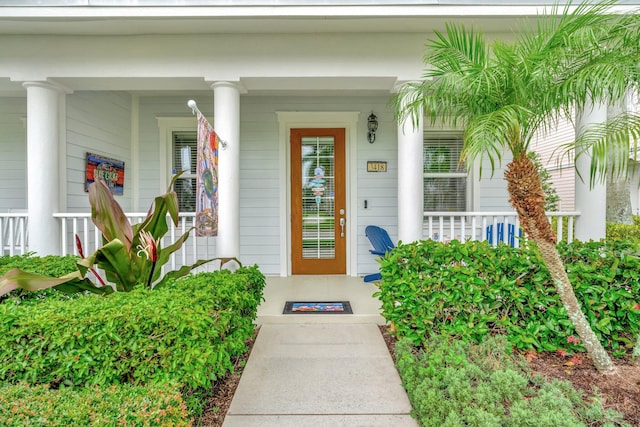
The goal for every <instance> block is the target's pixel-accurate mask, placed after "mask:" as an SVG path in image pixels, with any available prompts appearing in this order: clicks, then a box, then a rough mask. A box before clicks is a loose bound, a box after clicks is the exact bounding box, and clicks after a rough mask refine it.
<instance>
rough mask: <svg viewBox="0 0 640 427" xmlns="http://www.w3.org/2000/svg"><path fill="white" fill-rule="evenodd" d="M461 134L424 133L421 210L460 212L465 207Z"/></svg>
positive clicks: (465, 179) (465, 186) (465, 196)
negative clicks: (422, 198) (422, 207)
mask: <svg viewBox="0 0 640 427" xmlns="http://www.w3.org/2000/svg"><path fill="white" fill-rule="evenodd" d="M462 143H463V141H462V134H461V133H459V132H455V133H453V132H452V133H436V132H433V131H427V132H425V133H424V150H423V172H424V210H425V211H437V212H462V211H466V208H467V170H466V169H465V168H464V165H463V164H460V152H461V151H462Z"/></svg>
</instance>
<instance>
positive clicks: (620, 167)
mask: <svg viewBox="0 0 640 427" xmlns="http://www.w3.org/2000/svg"><path fill="white" fill-rule="evenodd" d="M639 140H640V115H638V114H635V113H623V114H619V115H617V116H616V117H613V118H611V119H609V120H608V121H607V122H606V123H599V124H597V125H593V126H591V127H589V128H588V129H587V130H586V131H585V132H583V133H582V134H581V135H580V136H579V137H578V138H577V139H576V141H574V142H571V143H567V144H563V145H562V146H561V147H560V148H559V150H560V152H561V156H562V157H563V158H567V159H570V158H569V156H571V155H572V150H575V154H574V155H575V159H576V161H577V160H578V159H579V158H580V157H582V156H588V157H589V158H590V167H589V184H590V186H591V187H593V185H595V184H596V183H598V182H600V183H603V182H605V181H606V179H607V177H611V178H619V177H621V176H625V175H627V173H628V168H629V160H630V159H631V160H636V161H637V160H640V159H639V158H637V155H638V154H637V153H638V141H639ZM581 179H583V180H584V178H583V177H582V176H581Z"/></svg>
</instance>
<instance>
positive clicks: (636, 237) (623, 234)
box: [607, 216, 640, 243]
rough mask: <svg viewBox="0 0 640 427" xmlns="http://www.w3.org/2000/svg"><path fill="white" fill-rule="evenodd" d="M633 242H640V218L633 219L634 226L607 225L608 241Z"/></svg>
mask: <svg viewBox="0 0 640 427" xmlns="http://www.w3.org/2000/svg"><path fill="white" fill-rule="evenodd" d="M615 240H632V241H634V242H635V243H639V242H640V216H634V217H633V224H616V223H612V222H608V223H607V241H615Z"/></svg>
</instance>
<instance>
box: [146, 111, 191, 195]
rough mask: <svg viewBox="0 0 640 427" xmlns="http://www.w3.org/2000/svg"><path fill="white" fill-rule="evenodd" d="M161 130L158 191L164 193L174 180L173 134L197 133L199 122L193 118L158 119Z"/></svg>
mask: <svg viewBox="0 0 640 427" xmlns="http://www.w3.org/2000/svg"><path fill="white" fill-rule="evenodd" d="M156 120H157V121H158V130H159V135H158V136H159V149H160V164H159V166H160V180H159V181H160V187H159V188H158V191H159V192H160V193H163V192H164V191H165V190H166V189H167V187H168V186H169V183H170V182H171V178H173V173H172V171H173V166H172V156H173V132H180V131H194V130H195V131H197V129H198V120H197V118H196V117H195V116H192V117H156Z"/></svg>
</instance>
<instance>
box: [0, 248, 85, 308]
mask: <svg viewBox="0 0 640 427" xmlns="http://www.w3.org/2000/svg"><path fill="white" fill-rule="evenodd" d="M79 259H80V258H79V257H77V256H74V255H65V256H58V255H47V256H44V257H40V256H35V255H34V254H33V253H27V254H25V255H12V256H11V255H3V256H0V277H2V276H4V275H5V274H6V273H7V272H8V271H9V270H11V269H14V268H19V269H20V270H22V271H27V272H29V273H37V274H44V275H46V276H51V277H60V276H64V275H65V274H68V273H71V272H74V271H76V270H77V267H76V263H77V262H78V260H79ZM51 296H55V297H56V298H62V299H69V298H73V297H72V296H69V295H66V294H64V293H62V292H58V291H57V290H55V289H45V290H42V291H39V292H28V291H25V290H23V289H16V290H14V291H11V292H9V294H7V295H2V296H0V302H2V301H4V300H6V299H8V298H20V299H21V300H22V301H23V302H37V301H41V300H43V299H45V298H48V297H51Z"/></svg>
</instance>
